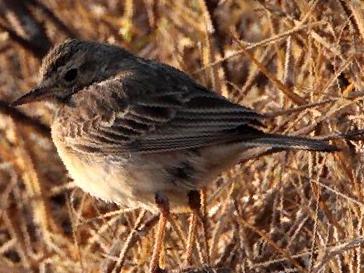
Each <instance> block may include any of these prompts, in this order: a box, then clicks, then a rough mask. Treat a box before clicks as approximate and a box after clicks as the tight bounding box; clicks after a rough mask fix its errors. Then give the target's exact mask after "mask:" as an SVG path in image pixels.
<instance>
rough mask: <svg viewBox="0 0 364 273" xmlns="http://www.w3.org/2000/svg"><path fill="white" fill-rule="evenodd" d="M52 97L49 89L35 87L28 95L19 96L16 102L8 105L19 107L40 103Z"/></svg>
mask: <svg viewBox="0 0 364 273" xmlns="http://www.w3.org/2000/svg"><path fill="white" fill-rule="evenodd" d="M52 95H53V94H52V92H49V88H46V87H37V88H34V89H32V90H30V91H29V92H28V93H26V94H25V95H23V96H21V97H20V98H18V99H17V100H15V101H13V102H12V103H11V104H10V105H11V106H19V105H23V104H26V103H30V102H35V101H41V100H44V99H46V98H49V97H51V96H52Z"/></svg>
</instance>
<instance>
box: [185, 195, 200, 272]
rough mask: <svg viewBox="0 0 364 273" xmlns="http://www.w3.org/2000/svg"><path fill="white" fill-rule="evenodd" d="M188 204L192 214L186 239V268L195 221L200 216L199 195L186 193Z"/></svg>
mask: <svg viewBox="0 0 364 273" xmlns="http://www.w3.org/2000/svg"><path fill="white" fill-rule="evenodd" d="M188 204H189V207H190V209H191V211H192V213H191V217H190V226H189V230H188V238H187V250H186V260H185V265H186V266H189V265H191V263H192V252H193V246H194V243H195V240H196V231H197V229H196V228H197V220H198V217H199V216H200V207H201V198H200V193H199V192H198V191H190V192H189V193H188Z"/></svg>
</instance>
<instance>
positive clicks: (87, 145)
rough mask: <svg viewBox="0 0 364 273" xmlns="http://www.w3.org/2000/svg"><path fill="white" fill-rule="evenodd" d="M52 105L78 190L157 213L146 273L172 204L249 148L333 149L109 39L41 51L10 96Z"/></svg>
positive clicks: (60, 146)
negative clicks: (22, 87) (20, 91)
mask: <svg viewBox="0 0 364 273" xmlns="http://www.w3.org/2000/svg"><path fill="white" fill-rule="evenodd" d="M35 101H49V102H51V103H54V104H55V105H56V109H57V110H56V113H55V115H54V119H53V122H52V125H51V135H52V139H53V142H54V144H55V146H56V148H57V151H58V154H59V156H60V158H61V159H62V161H63V163H64V165H65V167H66V169H67V170H68V172H69V174H70V176H71V177H72V178H73V179H74V182H75V184H76V185H78V186H79V187H80V188H81V189H82V190H83V191H85V192H87V193H89V194H91V195H92V196H95V197H97V198H99V199H102V200H105V201H107V202H114V203H116V204H118V205H119V206H121V207H128V208H144V209H146V210H148V211H151V212H152V213H159V215H160V216H159V225H158V227H159V228H158V231H157V235H156V242H155V247H154V249H153V255H152V259H151V263H150V272H152V273H156V272H162V269H161V267H160V265H159V256H160V244H161V241H162V240H163V238H164V229H165V226H166V223H167V220H168V217H169V213H170V212H173V213H174V212H175V213H179V212H185V211H195V212H196V210H197V209H198V201H197V205H196V201H193V200H192V199H193V198H195V196H196V192H199V191H200V190H201V189H202V188H204V187H206V186H208V185H209V184H211V182H212V181H214V180H215V179H216V178H217V177H218V176H219V175H220V174H221V173H222V172H223V171H224V170H228V169H229V168H231V167H233V166H234V165H235V164H237V163H238V162H239V160H240V159H241V157H242V155H243V154H244V151H247V150H249V149H250V148H255V147H268V148H277V149H280V150H310V151H323V152H334V151H336V150H337V149H336V147H335V146H334V145H331V144H329V143H327V142H326V141H322V140H315V139H310V138H305V137H297V136H288V135H279V134H273V133H269V132H265V129H264V123H265V122H266V119H267V117H266V115H264V114H261V113H258V112H257V111H255V110H253V109H251V108H249V107H245V106H243V105H240V104H236V103H233V102H231V101H229V100H228V99H227V98H225V97H224V96H222V95H220V94H218V93H217V92H214V91H213V90H210V89H208V88H206V87H204V86H203V85H201V84H199V83H197V82H196V81H195V80H193V79H192V78H191V77H190V76H188V75H187V74H186V73H184V72H182V71H181V70H178V69H177V68H174V67H172V66H170V65H167V64H163V63H160V62H157V61H155V60H149V59H145V58H141V57H138V56H136V55H134V54H132V53H130V52H129V51H127V50H126V49H123V48H122V47H119V46H117V45H112V44H108V43H102V42H95V41H84V40H77V39H68V40H66V41H64V42H62V43H61V44H59V45H57V46H55V47H54V48H53V49H52V50H51V51H50V52H49V53H48V54H47V55H46V57H45V58H44V59H43V61H42V65H41V68H40V80H39V83H38V85H37V86H36V87H35V88H34V89H32V90H31V91H29V92H27V93H26V94H25V95H23V96H21V97H20V98H18V99H17V100H15V101H14V102H13V103H12V106H19V105H23V104H26V103H31V102H35Z"/></svg>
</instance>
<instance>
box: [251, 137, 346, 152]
mask: <svg viewBox="0 0 364 273" xmlns="http://www.w3.org/2000/svg"><path fill="white" fill-rule="evenodd" d="M252 142H254V143H255V144H256V145H252V146H259V145H267V146H270V147H272V148H278V149H280V148H281V149H292V150H309V151H320V152H335V151H338V150H339V149H338V148H337V147H336V146H334V145H331V144H329V143H327V142H326V141H324V140H316V139H309V138H305V137H296V136H284V135H276V134H263V135H262V136H259V137H257V138H255V139H254V140H252Z"/></svg>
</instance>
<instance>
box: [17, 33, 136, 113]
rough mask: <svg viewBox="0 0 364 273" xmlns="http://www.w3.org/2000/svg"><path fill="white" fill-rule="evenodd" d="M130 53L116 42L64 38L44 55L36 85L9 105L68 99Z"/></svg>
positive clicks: (108, 72) (112, 71)
mask: <svg viewBox="0 0 364 273" xmlns="http://www.w3.org/2000/svg"><path fill="white" fill-rule="evenodd" d="M130 56H131V54H129V53H128V52H127V51H125V50H123V49H121V48H120V47H117V46H113V45H109V44H104V43H97V42H87V41H80V40H75V39H72V40H66V41H65V42H63V43H62V44H60V45H58V46H56V47H55V48H53V49H52V50H51V51H50V52H49V53H48V54H47V56H46V57H45V58H44V59H43V61H42V66H41V69H40V81H39V84H38V86H37V87H35V88H34V89H32V90H30V91H29V92H28V93H26V94H25V95H23V96H22V97H20V98H18V99H17V100H16V101H14V102H13V103H12V105H13V106H17V105H22V104H26V103H30V102H34V101H41V100H56V101H60V102H62V101H67V100H68V99H69V98H70V97H71V96H72V95H73V94H75V93H77V92H78V91H79V90H81V89H82V88H84V87H86V86H88V85H91V84H93V83H95V82H99V81H103V80H105V79H107V78H109V77H110V76H112V75H113V74H115V73H116V72H117V68H118V63H120V62H122V61H123V60H125V59H126V58H128V57H130Z"/></svg>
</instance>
